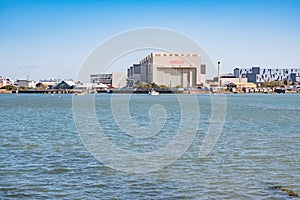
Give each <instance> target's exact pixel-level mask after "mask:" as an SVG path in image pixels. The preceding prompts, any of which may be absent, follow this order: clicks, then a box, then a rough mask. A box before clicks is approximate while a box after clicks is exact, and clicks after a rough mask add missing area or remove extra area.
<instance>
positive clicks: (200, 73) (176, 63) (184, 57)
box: [127, 53, 206, 87]
mask: <svg viewBox="0 0 300 200" xmlns="http://www.w3.org/2000/svg"><path fill="white" fill-rule="evenodd" d="M205 74H206V66H205V65H201V63H200V55H199V54H188V53H151V54H149V55H148V56H146V57H145V58H144V59H142V60H141V61H140V63H139V64H134V65H132V66H131V67H130V68H128V70H127V81H128V85H129V86H132V85H133V84H134V83H136V82H137V81H141V82H145V83H156V84H158V85H165V86H168V87H176V86H179V85H180V86H182V87H195V86H197V85H200V84H204V83H205Z"/></svg>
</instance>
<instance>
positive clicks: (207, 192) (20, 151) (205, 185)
mask: <svg viewBox="0 0 300 200" xmlns="http://www.w3.org/2000/svg"><path fill="white" fill-rule="evenodd" d="M59 96H60V98H58V97H59ZM123 96H124V95H118V94H116V95H114V97H117V98H118V97H119V98H122V97H123ZM95 97H96V111H97V116H98V119H99V121H101V122H102V125H104V127H103V128H104V129H105V130H106V131H107V132H106V134H107V135H108V136H109V137H110V138H111V140H112V141H113V142H115V143H118V144H120V145H122V146H123V147H124V148H132V151H147V150H150V149H152V148H156V147H157V146H160V145H164V144H166V143H167V142H168V141H169V139H172V137H173V135H174V134H176V130H177V129H178V127H177V125H176V124H177V123H178V121H177V120H178V115H180V112H179V110H178V109H177V106H178V102H177V101H176V97H175V96H174V95H172V94H166V95H159V96H156V97H153V98H152V97H149V96H147V95H140V94H136V95H133V96H132V98H131V107H130V110H131V111H132V112H131V113H132V117H133V119H134V120H138V123H140V124H145V123H147V122H148V120H149V118H148V117H147V115H145V113H147V110H148V109H149V106H151V105H154V104H160V105H162V106H164V107H165V108H166V111H167V113H168V115H167V116H168V121H167V126H166V130H165V131H164V132H162V134H159V135H157V136H155V137H154V138H153V139H149V140H132V139H131V138H130V137H128V135H126V134H124V133H122V131H121V130H119V129H118V128H117V126H115V122H114V121H113V118H112V117H111V114H109V113H110V100H111V97H112V95H96V96H95ZM186 97H187V98H188V96H186ZM197 98H198V101H199V106H200V111H201V112H200V119H201V121H200V124H199V127H198V131H197V136H196V138H195V140H194V143H193V144H192V146H191V147H190V148H189V150H188V151H187V152H186V153H185V154H184V155H183V156H182V157H181V158H180V159H178V160H177V161H176V162H175V163H173V164H172V165H170V166H168V167H166V168H164V169H162V170H159V171H156V172H153V173H148V174H126V173H122V172H119V171H115V170H113V169H110V168H108V167H106V166H104V165H103V164H101V163H100V162H98V161H97V160H96V159H95V158H94V157H93V156H92V155H91V154H90V153H89V152H88V151H87V150H86V149H85V148H84V146H83V145H82V143H81V141H80V139H79V136H78V134H77V132H76V129H75V127H74V122H73V117H72V111H71V109H72V95H57V94H54V95H27V94H19V95H0V105H1V113H2V116H5V117H3V118H2V120H1V124H0V125H1V127H2V128H1V133H2V134H1V135H0V138H1V139H0V151H1V152H2V153H1V154H0V159H1V163H0V168H1V171H0V177H1V178H0V197H1V199H39V198H41V199H45V198H61V199H76V198H80V199H84V198H90V199H94V198H100V199H111V198H115V199H158V198H159V199H168V198H179V199H183V198H196V199H197V198H199V199H287V198H289V197H288V195H287V193H285V192H282V191H281V190H278V189H274V186H277V185H283V186H285V187H288V188H289V189H291V190H294V191H296V192H297V193H300V190H299V188H300V187H299V182H300V169H299V164H300V157H299V152H300V146H299V124H298V122H299V121H300V117H299V111H300V110H299V107H300V98H299V95H288V94H287V95H273V94H269V95H264V94H251V95H250V94H245V95H231V94H229V95H226V98H227V113H226V123H225V126H224V129H223V132H222V135H221V137H220V139H219V141H218V143H217V145H216V146H215V148H214V149H213V151H212V152H211V153H210V154H209V155H208V156H207V157H205V158H203V159H200V158H198V157H197V155H198V154H197V153H198V150H199V146H200V145H201V141H202V140H203V137H204V135H205V134H206V131H207V130H208V126H209V122H210V98H211V97H210V95H207V94H204V95H197ZM138 108H143V109H138ZM157 137H159V138H160V137H161V138H160V139H159V140H157V139H158V138H157ZM155 141H156V142H155ZM157 141H158V142H157ZM132 142H133V143H134V144H135V145H131V146H128V145H129V144H131V143H132Z"/></svg>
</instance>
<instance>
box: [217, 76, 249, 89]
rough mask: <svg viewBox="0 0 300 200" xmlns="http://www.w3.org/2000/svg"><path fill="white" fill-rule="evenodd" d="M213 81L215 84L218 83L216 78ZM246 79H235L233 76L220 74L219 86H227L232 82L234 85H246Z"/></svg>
mask: <svg viewBox="0 0 300 200" xmlns="http://www.w3.org/2000/svg"><path fill="white" fill-rule="evenodd" d="M213 81H214V82H215V83H218V77H215V78H214V79H213ZM247 81H248V80H247V78H241V77H240V78H237V77H235V75H233V74H222V75H220V85H221V86H227V85H229V84H230V83H232V82H235V83H247Z"/></svg>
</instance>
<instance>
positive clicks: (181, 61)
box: [170, 60, 184, 65]
mask: <svg viewBox="0 0 300 200" xmlns="http://www.w3.org/2000/svg"><path fill="white" fill-rule="evenodd" d="M183 63H184V61H183V60H171V61H170V64H172V65H182V64H183Z"/></svg>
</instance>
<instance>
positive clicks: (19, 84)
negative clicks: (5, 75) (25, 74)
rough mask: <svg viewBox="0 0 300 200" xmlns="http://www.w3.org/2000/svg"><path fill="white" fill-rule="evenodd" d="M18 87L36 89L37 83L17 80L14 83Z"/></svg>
mask: <svg viewBox="0 0 300 200" xmlns="http://www.w3.org/2000/svg"><path fill="white" fill-rule="evenodd" d="M14 85H15V86H17V87H29V88H35V87H36V84H35V81H32V80H31V81H30V80H19V79H17V80H16V81H15V83H14Z"/></svg>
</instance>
